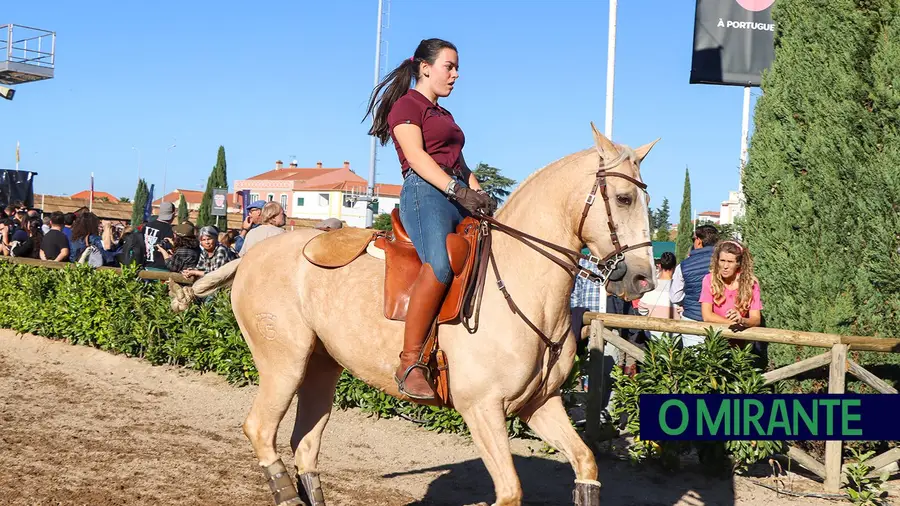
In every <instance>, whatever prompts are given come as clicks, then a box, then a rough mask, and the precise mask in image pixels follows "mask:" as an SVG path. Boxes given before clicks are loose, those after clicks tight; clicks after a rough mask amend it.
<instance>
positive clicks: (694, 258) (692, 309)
mask: <svg viewBox="0 0 900 506" xmlns="http://www.w3.org/2000/svg"><path fill="white" fill-rule="evenodd" d="M693 239H694V249H693V250H691V252H690V253H689V255H688V257H687V258H685V259H684V260H682V261H681V263H680V264H678V267H676V268H675V273H674V274H673V275H672V287H671V288H670V291H669V300H671V301H672V303H673V304H680V305H681V306H682V307H683V308H684V313H683V314H682V316H681V318H682V319H683V320H689V321H697V322H702V321H703V313H701V311H700V290H701V288H702V286H703V277H704V276H706V275H707V274H709V262H710V260H711V259H712V253H713V249H715V247H716V243H717V242H719V230H718V229H717V228H716V227H714V226H712V225H700V226H699V227H697V228H696V230H694V237H693ZM682 342H683V343H684V345H685V346H694V345H696V344H700V343H702V342H703V337H702V336H688V335H685V336H682Z"/></svg>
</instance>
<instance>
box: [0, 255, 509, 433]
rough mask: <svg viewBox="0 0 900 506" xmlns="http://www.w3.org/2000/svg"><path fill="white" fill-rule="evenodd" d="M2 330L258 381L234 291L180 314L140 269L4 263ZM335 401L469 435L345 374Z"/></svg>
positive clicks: (436, 413)
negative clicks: (234, 310) (234, 302)
mask: <svg viewBox="0 0 900 506" xmlns="http://www.w3.org/2000/svg"><path fill="white" fill-rule="evenodd" d="M0 328H8V329H13V330H15V331H17V332H21V333H26V332H27V333H32V334H36V335H40V336H44V337H49V338H52V339H65V340H67V341H69V342H70V343H72V344H82V345H87V346H93V347H96V348H100V349H102V350H106V351H109V352H113V353H121V354H123V355H126V356H129V357H141V358H144V359H146V360H147V361H149V362H150V363H152V364H154V365H159V364H168V365H179V366H184V367H188V368H190V369H194V370H197V371H201V372H208V371H212V372H215V373H217V374H220V375H222V376H224V377H225V378H227V379H228V381H229V382H231V383H233V384H235V385H246V384H248V383H256V382H257V380H258V378H259V376H258V374H257V371H256V367H255V366H254V364H253V357H252V356H251V354H250V350H249V348H247V344H246V343H245V342H244V339H243V336H242V335H241V331H240V328H239V327H238V325H237V322H236V321H235V319H234V314H233V313H232V311H231V300H230V292H228V291H227V290H224V291H220V292H219V293H217V294H216V295H215V297H213V298H212V300H211V301H209V302H207V303H205V304H200V305H193V306H191V307H190V308H189V309H188V310H187V311H185V312H183V313H177V314H176V313H173V312H172V311H171V310H170V309H169V295H168V290H167V287H166V285H165V284H164V283H159V282H147V281H143V280H140V279H139V278H138V277H137V276H136V272H135V271H134V270H133V269H126V270H125V271H124V272H122V273H119V272H117V271H113V270H96V269H92V268H90V267H88V266H85V265H71V266H68V267H67V268H65V269H45V268H41V267H32V266H27V265H21V264H13V263H10V262H2V261H0ZM334 402H335V405H336V406H337V407H339V408H341V409H346V408H351V407H358V408H360V409H362V410H363V411H364V412H367V413H370V414H372V415H374V416H377V417H383V418H390V417H394V416H400V417H403V418H406V419H409V420H412V421H415V422H416V423H419V424H420V425H422V426H423V427H424V428H426V429H428V430H434V431H438V432H453V433H463V434H465V433H467V432H468V429H467V427H466V425H465V422H463V419H462V417H461V416H460V415H459V413H457V412H456V411H455V410H452V409H446V408H435V407H431V406H421V405H418V404H413V403H409V402H404V401H400V400H398V399H396V398H394V397H391V396H389V395H387V394H385V393H384V392H381V391H379V390H376V389H374V388H372V387H370V386H368V385H366V384H365V383H363V382H362V381H360V380H358V379H356V378H354V377H352V376H350V375H349V374H347V373H346V372H345V373H344V374H343V375H342V376H341V379H340V381H339V383H338V386H337V391H336V394H335V399H334ZM508 427H509V430H510V434H511V435H512V436H523V435H526V434H527V429H526V428H525V426H524V424H523V423H522V422H521V421H520V420H519V419H518V418H515V417H513V418H511V419H510V420H509V421H508Z"/></svg>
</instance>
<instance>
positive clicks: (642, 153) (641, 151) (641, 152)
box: [634, 137, 659, 162]
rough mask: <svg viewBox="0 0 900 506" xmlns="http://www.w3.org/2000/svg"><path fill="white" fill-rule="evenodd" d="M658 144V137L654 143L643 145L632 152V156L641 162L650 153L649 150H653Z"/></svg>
mask: <svg viewBox="0 0 900 506" xmlns="http://www.w3.org/2000/svg"><path fill="white" fill-rule="evenodd" d="M657 142H659V137H657V138H656V140H655V141H653V142H649V143H647V144H644V145H643V146H641V147H639V148H637V149H635V150H634V154H635V155H636V156H637V158H638V161H640V162H643V161H644V158H645V157H646V156H647V154H648V153H650V150H651V149H653V146H654V145H655V144H656V143H657Z"/></svg>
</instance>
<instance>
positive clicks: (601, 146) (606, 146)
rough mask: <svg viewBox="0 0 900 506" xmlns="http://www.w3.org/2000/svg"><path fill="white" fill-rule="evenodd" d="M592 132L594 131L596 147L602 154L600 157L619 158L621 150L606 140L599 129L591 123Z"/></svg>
mask: <svg viewBox="0 0 900 506" xmlns="http://www.w3.org/2000/svg"><path fill="white" fill-rule="evenodd" d="M591 130H593V131H594V145H595V146H596V147H597V151H598V152H599V153H600V156H602V157H603V158H615V157H617V156H619V150H617V149H616V147H615V146H614V145H613V143H612V141H610V140H609V139H607V138H606V136H605V135H603V134H601V133H600V131H599V130H597V127H596V126H594V122H593V121H591Z"/></svg>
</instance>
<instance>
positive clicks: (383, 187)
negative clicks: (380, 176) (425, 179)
mask: <svg viewBox="0 0 900 506" xmlns="http://www.w3.org/2000/svg"><path fill="white" fill-rule="evenodd" d="M401 188H403V185H399V184H376V185H375V193H376V194H377V195H383V196H385V197H399V196H400V189H401Z"/></svg>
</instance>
